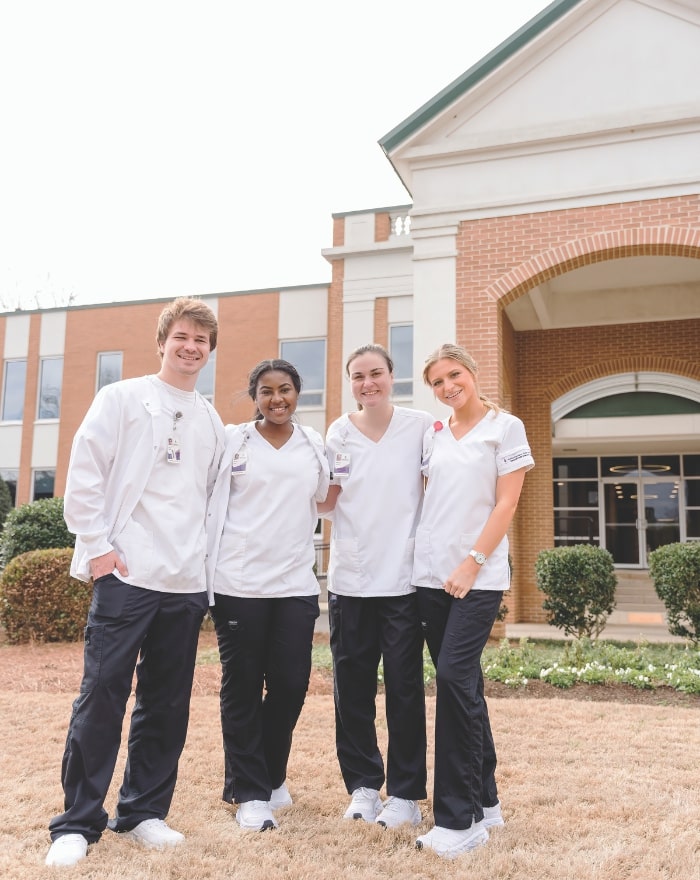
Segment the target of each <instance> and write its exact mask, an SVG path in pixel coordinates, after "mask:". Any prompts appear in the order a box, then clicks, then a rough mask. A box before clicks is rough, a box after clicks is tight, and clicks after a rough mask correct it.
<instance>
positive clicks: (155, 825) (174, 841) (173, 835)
mask: <svg viewBox="0 0 700 880" xmlns="http://www.w3.org/2000/svg"><path fill="white" fill-rule="evenodd" d="M124 837H130V838H131V839H132V840H137V841H138V842H139V843H140V844H142V845H143V846H145V847H146V848H147V849H164V848H165V847H167V846H177V845H178V844H179V843H182V842H183V840H184V839H185V835H184V834H180V832H179V831H173V829H172V828H170V826H169V825H166V824H165V822H164V821H163V820H162V819H144V820H143V822H139V824H138V825H137V826H136V827H135V828H132V829H131V830H130V831H125V832H124Z"/></svg>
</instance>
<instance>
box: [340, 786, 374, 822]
mask: <svg viewBox="0 0 700 880" xmlns="http://www.w3.org/2000/svg"><path fill="white" fill-rule="evenodd" d="M381 811H382V802H381V800H380V798H379V792H378V791H377V790H376V789H375V788H356V789H355V791H353V793H352V800H351V801H350V806H349V807H348V808H347V810H346V811H345V813H344V814H343V819H364V820H365V822H374V820H375V819H376V818H377V816H378V815H379V814H380V813H381Z"/></svg>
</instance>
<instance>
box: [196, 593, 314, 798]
mask: <svg viewBox="0 0 700 880" xmlns="http://www.w3.org/2000/svg"><path fill="white" fill-rule="evenodd" d="M211 613H212V616H213V617H214V623H215V625H216V636H217V639H218V642H219V656H220V658H221V698H220V702H221V728H222V733H223V740H224V762H225V766H224V791H223V800H224V801H226V802H227V803H233V802H234V801H236V802H237V803H239V804H240V803H244V802H246V801H253V800H255V801H269V800H270V794H271V792H272V790H273V789H275V788H279V786H280V785H282V783H283V782H284V780H285V778H286V776H287V762H288V760H289V753H290V751H291V748H292V734H293V732H294V728H295V726H296V723H297V720H298V718H299V715H300V713H301V710H302V707H303V705H304V700H305V699H306V692H307V690H308V687H309V678H310V676H311V648H312V645H313V636H314V628H315V624H316V619H317V617H318V615H319V608H318V596H290V597H286V598H270V599H261V598H243V597H240V596H224V595H221V594H219V593H217V594H215V597H214V607H213V608H212V612H211ZM263 688H264V689H265V693H264V695H263Z"/></svg>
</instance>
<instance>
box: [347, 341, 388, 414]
mask: <svg viewBox="0 0 700 880" xmlns="http://www.w3.org/2000/svg"><path fill="white" fill-rule="evenodd" d="M348 374H349V376H350V384H351V387H352V396H353V397H354V398H355V400H356V401H357V402H358V403H359V404H360V405H361V406H362V408H363V409H371V408H372V407H376V406H381V405H383V404H386V403H387V402H388V401H389V398H390V396H391V389H392V387H393V385H394V377H393V375H392V373H391V372H390V370H389V365H388V364H387V362H386V360H385V358H384V357H383V356H382V355H381V354H380V353H378V352H375V351H366V352H364V353H363V354H360V355H358V356H357V357H356V358H353V360H351V361H350V363H349V364H348Z"/></svg>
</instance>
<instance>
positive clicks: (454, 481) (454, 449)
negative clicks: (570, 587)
mask: <svg viewBox="0 0 700 880" xmlns="http://www.w3.org/2000/svg"><path fill="white" fill-rule="evenodd" d="M439 424H442V425H443V427H442V430H437V431H436V430H435V429H434V428H430V429H429V430H428V431H427V432H426V435H425V444H424V453H423V473H424V474H425V476H426V477H427V479H428V483H427V486H426V490H425V498H424V500H423V512H422V515H421V521H420V525H419V526H418V530H417V533H416V552H415V559H414V565H413V583H414V584H415V585H416V586H418V587H434V588H436V589H443V588H444V584H445V581H446V580H447V578H448V577H449V576H450V575H451V574H452V572H453V571H454V570H455V569H456V568H457V566H459V565H461V563H462V562H464V560H465V559H466V558H467V556H468V555H469V551H470V550H471V549H472V548H473V547H474V544H475V542H476V540H477V538H478V537H479V535H480V534H481V532H482V531H483V528H484V526H485V525H486V521H487V520H488V518H489V516H490V515H491V512H492V510H493V509H494V507H495V506H496V480H497V478H498V477H500V476H504V475H505V474H509V473H512V472H513V471H517V470H520V468H523V467H525V468H527V470H530V468H532V467H534V465H535V461H534V459H533V457H532V453H531V452H530V446H529V444H528V441H527V437H526V435H525V427H524V425H523V423H522V422H521V421H520V419H519V418H517V417H516V416H514V415H512V414H511V413H507V412H498V413H496V412H494V411H493V410H489V411H488V413H487V414H486V415H485V416H484V418H483V419H482V420H481V421H480V422H478V423H477V424H476V425H475V426H474V427H473V428H472V429H471V431H469V432H468V433H467V434H465V435H464V437H462V438H461V439H459V440H457V439H455V437H454V435H453V434H452V431H451V430H450V427H449V424H448V423H447V422H446V421H445V422H444V423H439ZM477 549H478V548H477ZM509 587H510V568H509V565H508V536H507V535H506V536H505V537H504V538H503V540H502V541H501V542H500V544H499V545H498V546H497V547H496V549H495V550H494V551H493V553H491V555H490V556H489V558H488V559H487V560H486V562H485V563H484V565H483V566H482V567H481V570H480V571H479V575H478V577H477V578H476V581H475V582H474V587H473V589H479V590H507V589H508V588H509Z"/></svg>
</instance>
